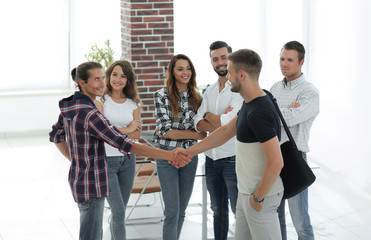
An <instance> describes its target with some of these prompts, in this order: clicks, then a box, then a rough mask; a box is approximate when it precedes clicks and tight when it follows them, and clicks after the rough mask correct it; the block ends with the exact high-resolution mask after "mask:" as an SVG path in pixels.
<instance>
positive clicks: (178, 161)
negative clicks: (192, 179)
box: [169, 148, 191, 168]
mask: <svg viewBox="0 0 371 240" xmlns="http://www.w3.org/2000/svg"><path fill="white" fill-rule="evenodd" d="M171 152H172V153H173V159H172V160H169V164H171V165H173V166H174V167H176V168H181V167H184V166H185V165H187V164H188V163H190V162H191V157H190V156H189V155H188V154H187V152H186V149H183V148H176V149H174V150H172V151H171Z"/></svg>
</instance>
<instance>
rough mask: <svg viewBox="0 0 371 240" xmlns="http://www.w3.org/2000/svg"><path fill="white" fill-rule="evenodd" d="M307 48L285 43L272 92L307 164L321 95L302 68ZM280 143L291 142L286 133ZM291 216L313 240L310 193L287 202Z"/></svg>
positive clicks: (281, 209) (281, 216) (301, 234)
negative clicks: (280, 73) (277, 78)
mask: <svg viewBox="0 0 371 240" xmlns="http://www.w3.org/2000/svg"><path fill="white" fill-rule="evenodd" d="M304 55H305V48H304V46H303V45H302V44H301V43H299V42H297V41H291V42H288V43H286V44H285V45H284V46H283V47H282V49H281V55H280V67H281V72H282V75H284V78H283V80H282V81H279V82H277V83H275V84H274V85H273V86H272V88H271V92H272V94H273V95H274V96H275V98H276V99H277V103H278V106H279V107H280V110H281V112H282V115H283V117H284V119H285V121H286V123H287V125H288V127H289V129H290V132H291V134H292V136H293V138H294V140H295V142H296V145H297V147H298V149H299V150H300V151H301V152H302V154H303V158H304V159H305V160H306V159H307V155H306V153H307V152H309V147H308V140H309V131H310V128H311V127H312V124H313V122H314V119H315V118H316V117H317V115H318V113H319V91H318V89H317V88H316V87H315V86H314V85H313V84H312V83H310V82H308V81H306V80H305V77H304V74H303V73H302V72H301V68H302V66H303V64H304ZM281 135H282V137H281V143H283V142H286V141H288V137H287V134H286V132H285V131H282V133H281ZM288 205H289V208H290V215H291V218H292V222H293V224H294V226H295V229H296V232H297V234H298V239H300V240H313V239H314V234H313V227H312V224H311V222H310V217H309V213H308V189H306V190H304V191H303V192H301V193H299V194H298V195H296V196H294V197H292V198H289V199H288ZM278 214H279V219H280V224H281V234H282V240H286V239H287V236H286V220H285V200H284V199H283V200H282V202H281V205H280V206H279V208H278Z"/></svg>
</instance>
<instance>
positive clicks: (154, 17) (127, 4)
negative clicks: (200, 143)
mask: <svg viewBox="0 0 371 240" xmlns="http://www.w3.org/2000/svg"><path fill="white" fill-rule="evenodd" d="M173 18H174V17H173V0H121V26H122V28H121V40H122V54H123V56H122V57H123V58H125V59H127V60H129V61H131V62H132V64H133V67H134V68H135V72H136V75H137V84H138V90H139V92H140V97H141V99H142V101H143V105H144V107H143V112H142V127H143V131H149V130H154V129H155V126H156V119H155V117H154V109H155V107H154V100H153V96H154V92H155V91H156V90H158V89H160V88H162V87H163V86H164V74H165V66H167V65H168V63H169V60H170V58H171V57H172V56H173V54H174V19H173Z"/></svg>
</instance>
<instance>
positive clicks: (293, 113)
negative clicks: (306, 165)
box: [271, 74, 319, 152]
mask: <svg viewBox="0 0 371 240" xmlns="http://www.w3.org/2000/svg"><path fill="white" fill-rule="evenodd" d="M271 93H272V94H273V96H274V97H275V98H276V99H277V103H278V106H279V108H280V110H281V112H282V115H283V118H284V119H285V121H286V123H287V126H288V127H289V130H290V132H291V134H292V136H293V138H294V140H295V142H296V145H297V147H298V149H299V150H300V151H302V152H309V146H308V140H309V131H310V128H311V127H312V124H313V122H314V119H315V118H316V117H317V115H318V114H319V91H318V89H317V88H316V87H315V86H314V85H313V84H312V83H310V82H308V81H306V80H305V77H304V74H302V75H301V76H300V77H299V78H297V79H295V80H292V81H290V82H288V83H286V82H285V79H283V80H282V81H279V82H276V83H275V84H274V85H273V86H272V88H271ZM294 102H299V104H300V106H299V107H298V108H289V106H290V105H291V104H292V103H294ZM286 141H288V137H287V134H286V132H285V130H284V128H282V130H281V143H283V142H286Z"/></svg>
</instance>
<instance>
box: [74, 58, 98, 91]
mask: <svg viewBox="0 0 371 240" xmlns="http://www.w3.org/2000/svg"><path fill="white" fill-rule="evenodd" d="M97 68H99V69H103V67H102V65H101V64H100V63H97V62H84V63H81V64H80V65H79V66H78V67H77V68H76V67H75V68H74V69H72V71H71V77H72V80H73V81H74V82H75V83H76V85H77V87H78V88H79V90H80V92H81V87H80V85H79V84H78V83H77V81H78V80H79V79H81V80H84V82H86V83H87V82H88V79H89V77H90V71H89V70H91V69H97Z"/></svg>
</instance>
